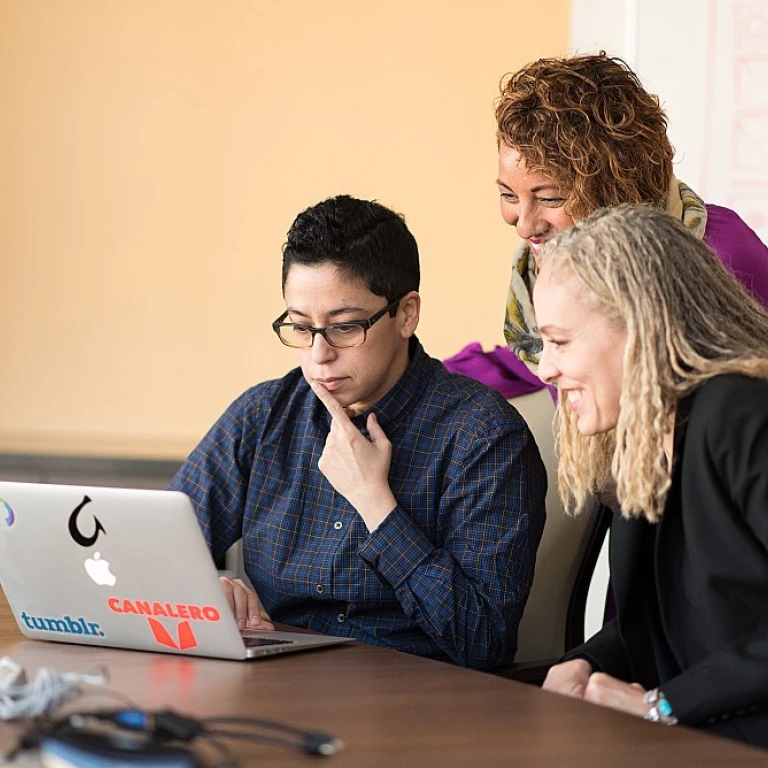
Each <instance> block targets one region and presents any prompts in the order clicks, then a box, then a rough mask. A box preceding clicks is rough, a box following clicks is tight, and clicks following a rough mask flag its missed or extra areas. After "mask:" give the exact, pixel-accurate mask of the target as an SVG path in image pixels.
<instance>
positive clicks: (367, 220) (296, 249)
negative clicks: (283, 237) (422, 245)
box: [283, 195, 420, 302]
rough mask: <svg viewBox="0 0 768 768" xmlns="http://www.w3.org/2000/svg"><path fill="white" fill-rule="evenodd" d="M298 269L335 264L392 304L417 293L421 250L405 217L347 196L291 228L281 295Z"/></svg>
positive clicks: (319, 208) (323, 204) (326, 202)
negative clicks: (288, 279) (296, 268)
mask: <svg viewBox="0 0 768 768" xmlns="http://www.w3.org/2000/svg"><path fill="white" fill-rule="evenodd" d="M294 264H302V265H308V266H312V265H316V264H333V265H335V266H336V267H337V268H338V269H339V271H340V272H341V273H342V274H343V275H344V277H346V278H347V279H349V280H352V281H357V282H360V283H362V284H363V285H365V287H366V288H367V289H368V290H369V291H370V292H371V293H374V294H376V295H377V296H384V297H385V298H386V299H387V301H388V302H391V301H394V300H395V299H397V298H399V297H400V296H403V295H405V294H406V293H408V292H409V291H418V290H419V279H420V272H419V248H418V246H417V245H416V240H415V239H414V237H413V235H412V234H411V233H410V231H409V229H408V227H407V226H406V224H405V219H404V217H403V216H402V215H400V214H398V213H395V212H394V211H392V210H390V209H389V208H386V207H385V206H383V205H381V204H380V203H377V202H375V201H371V200H358V199H357V198H355V197H350V196H349V195H338V196H337V197H331V198H329V199H328V200H323V202H321V203H318V204H317V205H313V206H312V207H311V208H307V210H306V211H302V212H301V213H300V214H299V215H298V216H297V217H296V219H295V221H294V222H293V224H291V228H290V229H289V230H288V240H287V241H286V243H285V245H284V246H283V291H285V281H286V280H287V278H288V272H289V271H290V269H291V267H292V266H293V265H294Z"/></svg>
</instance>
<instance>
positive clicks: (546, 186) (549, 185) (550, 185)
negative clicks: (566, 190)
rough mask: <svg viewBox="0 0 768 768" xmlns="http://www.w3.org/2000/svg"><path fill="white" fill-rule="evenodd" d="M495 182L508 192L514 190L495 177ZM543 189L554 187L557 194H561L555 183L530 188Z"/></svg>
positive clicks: (532, 190)
mask: <svg viewBox="0 0 768 768" xmlns="http://www.w3.org/2000/svg"><path fill="white" fill-rule="evenodd" d="M496 184H497V186H499V187H504V189H508V190H509V191H510V192H514V190H513V189H512V187H508V186H507V185H506V184H505V183H504V182H503V181H502V180H501V179H496ZM545 189H554V190H555V191H556V192H557V193H558V194H561V192H560V187H559V186H558V185H557V184H554V183H553V184H539V185H538V186H537V187H533V188H532V189H531V192H541V191H542V190H545Z"/></svg>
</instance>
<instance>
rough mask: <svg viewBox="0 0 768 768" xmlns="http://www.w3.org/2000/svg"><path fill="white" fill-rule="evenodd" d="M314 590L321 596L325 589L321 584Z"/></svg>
mask: <svg viewBox="0 0 768 768" xmlns="http://www.w3.org/2000/svg"><path fill="white" fill-rule="evenodd" d="M315 589H316V590H317V594H318V595H322V594H323V592H325V587H324V586H323V585H322V584H318V585H317V586H316V587H315Z"/></svg>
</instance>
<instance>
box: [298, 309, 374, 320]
mask: <svg viewBox="0 0 768 768" xmlns="http://www.w3.org/2000/svg"><path fill="white" fill-rule="evenodd" d="M286 311H287V312H288V313H289V314H291V315H301V317H309V315H308V314H307V313H306V312H302V311H301V310H300V309H296V308H295V307H288V308H287V309H286ZM369 311H370V310H368V309H365V308H363V307H341V308H339V309H332V310H330V312H328V313H327V316H328V317H330V318H333V317H338V316H339V315H346V314H347V313H349V312H361V313H363V314H365V313H366V312H369Z"/></svg>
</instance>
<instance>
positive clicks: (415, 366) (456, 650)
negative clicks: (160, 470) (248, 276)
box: [171, 339, 546, 667]
mask: <svg viewBox="0 0 768 768" xmlns="http://www.w3.org/2000/svg"><path fill="white" fill-rule="evenodd" d="M371 410H372V411H373V412H374V413H375V414H376V416H377V418H378V420H379V423H380V424H381V426H382V428H383V429H384V432H385V433H386V434H387V437H388V438H389V440H390V441H391V443H392V464H391V468H390V474H389V481H390V486H391V488H392V492H393V493H394V496H395V498H396V499H397V501H398V505H397V507H395V509H394V510H393V511H392V512H391V513H390V515H389V516H388V517H387V518H386V519H385V520H384V522H383V523H382V524H381V525H380V526H379V527H378V528H377V529H376V530H374V531H373V532H372V533H369V532H368V530H367V529H366V527H365V524H364V523H363V520H362V518H360V516H359V515H358V514H357V512H356V511H355V509H354V508H353V507H352V506H351V505H350V504H349V503H348V502H347V500H346V499H345V498H344V497H342V496H340V495H339V494H338V493H336V491H335V490H334V489H333V487H332V486H331V484H330V483H329V482H328V480H326V478H325V477H324V476H323V475H322V473H321V472H320V470H319V469H318V468H317V462H318V460H319V458H320V454H321V453H322V451H323V447H324V445H325V441H326V438H327V436H328V431H329V429H330V417H329V415H328V412H327V411H326V408H325V406H324V405H323V404H322V403H321V402H320V401H319V400H318V399H317V397H316V396H315V394H314V393H313V392H312V390H311V389H310V388H309V386H308V384H307V383H306V381H305V379H304V377H303V376H302V373H301V370H300V369H298V368H297V369H295V370H293V371H291V372H290V373H289V374H288V375H287V376H285V377H283V378H282V379H279V380H276V381H268V382H265V383H263V384H259V385H258V386H256V387H253V388H252V389H249V390H248V391H247V392H245V394H243V395H242V396H241V397H240V398H238V399H237V400H236V401H235V402H234V403H232V405H231V406H230V407H229V408H228V409H227V411H226V412H225V413H224V415H223V416H222V417H221V418H220V419H219V420H218V422H217V423H216V424H215V425H214V426H213V427H212V429H211V430H210V431H209V432H208V434H207V435H206V436H205V438H203V440H202V442H201V443H200V445H198V447H197V448H196V449H195V450H194V451H193V452H192V454H191V455H190V457H189V458H188V460H187V461H186V462H185V464H184V465H183V466H182V468H181V469H180V470H179V473H178V474H177V475H176V477H175V478H174V480H173V483H172V485H171V487H172V488H173V489H175V490H179V491H183V492H184V493H186V494H187V495H188V496H190V497H191V499H192V501H193V504H194V506H195V508H196V510H197V514H198V518H199V521H200V525H201V527H202V529H203V532H204V534H205V537H206V540H207V541H208V545H209V547H210V549H211V552H212V554H213V556H214V557H215V558H219V557H221V556H223V554H224V552H225V551H226V550H227V549H228V548H229V546H230V545H231V544H233V543H234V542H235V541H237V540H238V539H239V538H241V537H242V539H243V551H244V562H245V570H246V573H247V574H248V577H249V578H250V580H251V582H252V583H253V585H254V587H255V588H256V591H257V593H258V595H259V598H260V599H261V601H262V604H263V605H264V607H265V608H266V610H267V611H268V612H269V614H270V616H271V618H272V619H273V620H274V621H278V622H283V623H285V624H291V625H294V626H299V627H307V628H309V629H313V630H317V631H319V632H324V633H326V634H332V635H347V636H353V637H355V638H357V639H358V640H361V641H363V642H366V643H373V644H374V645H381V646H385V647H387V648H394V649H397V650H400V651H406V652H408V653H414V654H418V655H421V656H428V657H432V658H435V659H441V660H444V661H453V662H455V663H457V664H461V665H464V666H469V667H488V666H493V665H496V664H500V663H503V662H506V661H510V660H511V659H512V656H513V654H514V652H515V648H516V645H517V627H518V623H519V621H520V617H521V615H522V612H523V608H524V606H525V602H526V599H527V597H528V591H529V589H530V586H531V581H532V579H533V568H534V561H535V556H536V549H537V547H538V544H539V540H540V538H541V533H542V530H543V527H544V496H545V493H546V474H545V470H544V466H543V464H542V462H541V458H540V456H539V452H538V449H537V447H536V444H535V442H534V440H533V437H532V436H531V433H530V432H529V431H528V427H527V426H526V424H525V422H524V421H523V419H522V417H521V416H520V415H519V414H518V413H517V411H516V410H515V409H514V408H512V406H510V405H509V403H507V402H506V400H504V399H503V398H502V397H501V396H500V395H499V394H498V393H496V392H495V391H493V390H491V389H489V388H488V387H486V386H484V385H482V384H480V383H478V382H476V381H473V380H472V379H467V378H465V377H463V376H458V375H456V374H452V373H449V372H448V371H447V370H446V369H445V367H444V366H443V364H442V363H441V362H439V361H438V360H434V359H432V358H430V357H428V356H427V354H426V353H425V352H424V350H423V349H422V347H421V345H420V344H418V342H417V341H416V340H415V339H414V340H413V342H412V346H411V360H410V362H409V365H408V368H407V370H406V372H405V373H404V374H403V376H402V377H401V378H400V380H399V381H398V382H397V384H396V385H395V386H394V387H393V388H392V389H391V390H390V391H389V392H388V393H387V394H386V395H385V396H384V397H383V398H382V399H381V400H379V402H377V403H376V404H375V405H374V406H373V407H372V409H371ZM369 412H370V411H369ZM366 418H367V413H365V414H361V415H360V416H357V417H356V418H355V419H354V423H355V424H356V425H357V427H358V428H359V429H360V430H361V431H362V432H363V433H364V434H366V435H367V431H366V429H365V422H366Z"/></svg>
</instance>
